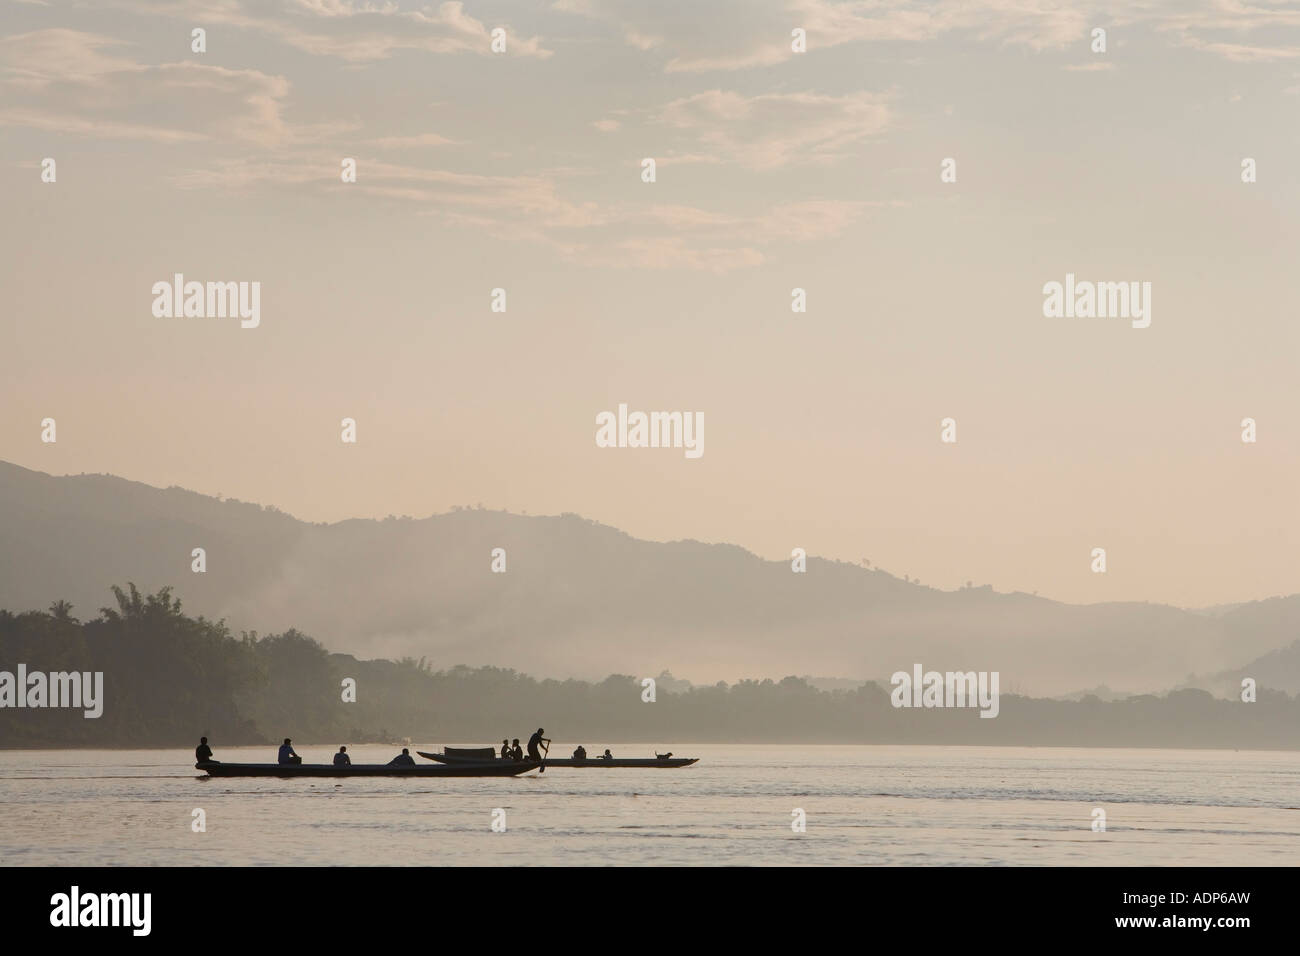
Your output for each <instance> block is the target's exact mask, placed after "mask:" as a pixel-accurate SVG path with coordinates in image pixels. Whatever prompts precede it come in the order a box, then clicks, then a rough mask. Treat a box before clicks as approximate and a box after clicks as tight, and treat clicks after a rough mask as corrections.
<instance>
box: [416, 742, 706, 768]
mask: <svg viewBox="0 0 1300 956" xmlns="http://www.w3.org/2000/svg"><path fill="white" fill-rule="evenodd" d="M416 753H418V754H419V755H420V756H421V757H426V758H428V759H429V760H436V761H438V763H440V764H446V765H447V766H449V767H463V766H467V765H469V764H478V765H480V766H483V765H487V766H498V767H500V766H507V767H511V766H514V767H517V766H519V763H518V762H516V761H513V760H495V761H494V760H492V759H491V758H488V759H486V760H482V759H467V758H464V757H459V756H457V755H456V748H454V747H448V748H447V750H446V752H445V753H440V754H434V753H426V752H425V751H423V750H417V751H416ZM699 759H700V758H699V757H615V758H614V759H613V760H601V759H600V758H599V757H588V758H587V759H586V760H575V759H574V758H573V757H553V758H552V757H548V758H547V759H546V766H547V767H592V768H596V767H604V768H607V769H608V768H613V767H669V768H676V767H689V766H690V765H691V764H693V763H695V762H696V761H697V760H699ZM522 763H526V764H529V766H534V767H535V766H537V763H536V761H532V762H530V761H527V760H525V761H522Z"/></svg>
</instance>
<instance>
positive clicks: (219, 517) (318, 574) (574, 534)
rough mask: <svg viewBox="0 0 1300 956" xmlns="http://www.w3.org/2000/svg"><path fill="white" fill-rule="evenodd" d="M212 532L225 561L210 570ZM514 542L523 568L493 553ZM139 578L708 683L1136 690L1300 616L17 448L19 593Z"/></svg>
mask: <svg viewBox="0 0 1300 956" xmlns="http://www.w3.org/2000/svg"><path fill="white" fill-rule="evenodd" d="M195 547H203V548H205V549H206V552H207V572H206V573H205V574H196V573H193V572H192V571H191V570H190V562H191V557H190V553H191V550H192V549H193V548H195ZM498 547H500V548H504V549H505V550H506V553H507V568H508V570H507V572H506V573H505V574H494V573H491V572H490V570H489V566H490V562H491V552H492V549H493V548H498ZM128 580H129V581H134V582H136V583H137V584H139V585H140V587H141V588H142V589H145V590H155V589H157V588H159V587H162V586H164V585H171V586H172V587H173V588H174V593H175V594H176V595H177V596H178V597H180V598H181V599H183V601H184V604H185V608H186V611H187V612H189V613H201V614H204V615H207V616H209V617H213V618H225V619H227V621H228V622H229V624H230V625H231V627H233V628H235V629H241V628H254V627H256V628H261V629H263V630H264V631H271V630H274V631H282V630H287V629H288V628H291V627H297V628H299V629H301V630H302V631H305V632H306V633H308V634H311V635H312V636H313V637H315V638H317V639H318V640H320V641H321V642H322V643H323V644H324V645H325V646H326V647H328V648H330V650H332V651H335V652H340V653H348V654H354V655H357V656H359V657H365V658H376V657H383V658H394V659H396V658H401V657H406V656H412V657H421V656H426V657H428V658H429V659H430V660H431V661H433V662H435V663H436V664H437V666H439V667H443V666H451V665H453V664H468V665H475V666H477V665H496V666H504V667H512V668H516V669H518V670H521V671H526V672H529V673H533V674H538V675H543V676H556V677H567V676H574V677H582V678H599V677H603V676H604V675H607V674H609V673H625V674H632V675H643V676H651V675H655V674H660V673H662V672H663V671H665V670H670V671H671V672H672V673H673V674H677V675H681V676H682V677H683V678H684V679H687V680H690V681H692V682H694V683H696V684H701V683H711V682H713V681H716V680H735V679H737V678H740V677H765V676H777V677H779V676H781V675H784V674H791V673H795V674H820V675H825V676H827V677H845V678H855V679H857V678H861V679H869V678H876V679H879V678H881V677H882V676H883V677H885V678H886V679H887V677H888V675H889V674H891V673H892V672H893V671H895V670H899V669H909V668H910V667H911V665H912V664H913V663H914V662H920V663H921V664H923V665H924V666H925V667H926V668H927V669H931V668H933V669H938V670H987V671H993V670H996V671H1000V672H1001V674H1002V687H1003V692H1004V693H1007V692H1016V693H1020V694H1034V695H1041V696H1047V695H1053V694H1062V693H1067V692H1070V691H1075V690H1077V689H1078V688H1080V687H1091V686H1098V685H1105V686H1107V687H1108V688H1110V689H1112V690H1113V691H1114V692H1116V693H1137V692H1146V691H1150V690H1158V689H1164V688H1168V687H1171V686H1174V685H1176V684H1177V683H1179V682H1180V681H1183V680H1185V678H1186V675H1188V674H1197V673H1199V674H1207V673H1219V672H1221V671H1225V670H1227V669H1229V668H1232V667H1236V666H1239V665H1240V663H1241V662H1242V661H1243V660H1251V659H1253V658H1256V657H1259V656H1260V655H1264V654H1267V653H1268V652H1270V651H1274V650H1276V649H1278V648H1280V647H1282V646H1283V645H1285V644H1288V643H1289V642H1291V641H1293V640H1294V639H1295V637H1296V634H1297V633H1298V632H1300V631H1298V630H1297V626H1296V625H1297V623H1298V622H1300V596H1296V595H1293V596H1290V597H1286V598H1278V599H1273V600H1271V601H1261V602H1253V603H1249V604H1244V605H1240V606H1237V607H1233V608H1230V609H1226V610H1224V611H1222V613H1215V614H1203V613H1193V612H1190V611H1184V610H1180V609H1178V608H1173V607H1168V606H1164V605H1158V604H1145V603H1113V604H1094V605H1086V606H1079V605H1068V604H1062V603H1059V602H1055V601H1051V600H1048V599H1046V598H1040V597H1035V596H1031V595H1028V594H1022V593H1011V594H1003V593H998V592H995V591H993V590H992V589H990V588H987V587H985V588H970V589H963V590H958V591H940V590H935V589H933V588H929V587H923V586H920V585H917V584H913V583H909V582H906V581H903V580H901V579H899V578H896V577H894V576H893V575H891V574H888V573H886V572H885V571H882V570H879V569H872V570H867V569H865V568H862V567H858V566H856V565H851V564H847V563H841V562H836V561H826V560H820V559H817V558H810V559H809V561H808V570H807V573H806V574H794V573H792V572H791V570H790V566H789V563H788V562H786V561H765V560H763V559H761V558H759V557H757V556H756V555H754V554H751V553H750V552H748V551H745V550H743V549H741V548H738V547H735V546H733V545H727V544H705V543H701V542H698V541H673V542H667V543H656V542H649V541H642V540H638V539H636V538H632V537H630V536H629V535H627V534H625V533H623V532H621V531H619V530H617V529H615V528H611V527H608V526H605V525H601V524H597V523H595V522H592V521H589V520H586V519H583V518H581V517H578V516H577V515H562V516H553V517H534V516H523V515H516V514H510V513H506V512H497V511H483V510H461V511H453V512H451V513H448V514H441V515H435V516H433V517H429V518H424V519H420V520H413V519H407V518H402V519H397V518H391V519H387V520H383V521H371V520H349V521H343V522H339V523H337V524H331V525H316V524H310V523H306V522H302V521H298V520H297V519H295V518H293V517H291V516H290V515H287V514H284V513H283V512H280V511H278V510H276V509H274V508H263V507H260V506H258V505H254V504H248V503H243V502H237V501H229V500H225V501H223V500H219V499H216V498H212V497H208V496H205V495H200V494H196V493H194V492H190V491H185V490H183V489H179V488H169V489H165V490H164V489H159V488H154V487H150V486H148V485H144V484H140V483H138V482H132V481H126V480H124V479H121V478H115V477H111V476H106V475H77V476H67V477H52V476H50V475H46V474H43V473H40V472H35V471H30V470H28V469H25V468H21V467H18V466H16V465H12V464H6V463H0V607H8V608H40V607H45V606H47V605H48V604H50V603H51V602H53V601H56V600H59V599H64V598H66V599H68V600H71V601H72V602H73V604H74V605H75V606H76V609H77V613H79V614H81V615H83V616H84V615H90V614H93V613H94V611H95V610H96V609H98V607H99V606H100V605H102V604H103V603H104V595H105V594H106V593H107V592H106V589H107V588H108V586H109V585H110V584H113V583H116V582H121V581H128Z"/></svg>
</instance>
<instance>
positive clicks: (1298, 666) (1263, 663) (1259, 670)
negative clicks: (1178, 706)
mask: <svg viewBox="0 0 1300 956" xmlns="http://www.w3.org/2000/svg"><path fill="white" fill-rule="evenodd" d="M1293 633H1294V632H1293ZM1247 677H1253V678H1254V679H1255V683H1256V684H1257V685H1258V686H1260V687H1269V688H1272V689H1273V690H1282V691H1286V692H1287V693H1288V694H1300V640H1295V641H1292V642H1291V643H1290V644H1288V645H1287V646H1286V647H1280V648H1278V649H1277V650H1275V651H1269V652H1268V653H1267V654H1264V655H1262V656H1261V657H1258V658H1256V659H1255V660H1253V661H1251V662H1250V663H1249V664H1247V665H1246V666H1245V667H1237V668H1233V669H1231V670H1226V671H1222V672H1220V673H1218V674H1214V675H1211V676H1209V677H1192V678H1189V679H1188V680H1186V681H1184V682H1183V683H1182V684H1181V685H1180V687H1199V688H1202V689H1204V690H1208V691H1210V692H1211V693H1212V694H1214V695H1216V696H1219V697H1237V696H1239V695H1240V693H1241V682H1242V680H1243V679H1244V678H1247Z"/></svg>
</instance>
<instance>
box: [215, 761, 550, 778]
mask: <svg viewBox="0 0 1300 956" xmlns="http://www.w3.org/2000/svg"><path fill="white" fill-rule="evenodd" d="M537 766H538V765H537V761H535V760H520V761H515V760H501V761H498V762H497V763H490V762H488V761H466V762H464V763H457V764H449V765H447V766H440V767H430V766H429V765H428V764H415V765H407V766H396V767H394V766H391V765H390V764H382V763H371V764H366V763H354V764H344V765H343V766H341V767H337V766H334V765H333V764H324V763H301V764H280V763H209V762H206V761H205V762H203V763H196V764H195V765H194V769H195V770H202V771H203V772H204V773H206V774H207V775H208V776H210V777H514V776H517V775H518V774H521V773H526V772H527V771H529V770H536V769H537Z"/></svg>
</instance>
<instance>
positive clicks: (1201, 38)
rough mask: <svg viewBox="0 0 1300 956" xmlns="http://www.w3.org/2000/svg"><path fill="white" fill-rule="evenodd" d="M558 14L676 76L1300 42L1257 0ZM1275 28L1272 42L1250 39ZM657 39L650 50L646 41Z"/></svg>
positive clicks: (892, 2)
mask: <svg viewBox="0 0 1300 956" xmlns="http://www.w3.org/2000/svg"><path fill="white" fill-rule="evenodd" d="M552 8H553V9H555V10H557V11H563V12H567V13H571V14H577V15H581V16H586V17H589V18H592V19H595V20H599V21H604V22H607V23H609V24H610V25H611V26H612V27H615V28H617V30H618V34H619V35H621V36H622V38H623V40H624V42H625V43H627V44H628V45H629V46H632V47H634V48H636V49H640V50H642V51H645V52H654V53H657V54H661V55H662V56H663V57H666V60H665V61H664V65H663V69H664V70H665V71H666V72H668V73H707V72H719V71H735V70H746V69H754V68H760V67H770V66H775V65H777V64H780V63H784V62H786V61H788V60H790V59H792V58H793V57H795V56H815V55H816V54H817V52H818V51H820V50H828V49H833V48H835V47H840V46H845V45H850V44H854V45H868V44H871V45H879V44H894V45H898V44H913V45H915V44H924V43H931V42H934V41H937V40H940V39H944V38H951V39H953V40H958V41H965V42H975V43H989V44H996V45H998V46H1012V47H1021V48H1024V49H1028V50H1030V51H1033V52H1038V53H1043V52H1050V51H1059V50H1065V49H1067V48H1069V47H1070V46H1071V45H1073V44H1082V43H1083V42H1084V41H1085V40H1086V38H1087V37H1088V35H1089V31H1090V30H1091V29H1092V28H1093V27H1095V26H1105V27H1107V28H1115V27H1127V26H1144V27H1149V28H1151V29H1153V30H1155V31H1157V32H1165V33H1167V34H1168V35H1170V37H1171V39H1172V42H1173V43H1174V45H1176V46H1184V47H1190V48H1194V49H1198V50H1202V51H1205V52H1208V53H1212V54H1214V55H1216V56H1219V57H1222V58H1224V59H1227V60H1231V61H1236V62H1250V61H1268V60H1277V59H1289V58H1291V57H1292V56H1294V55H1295V53H1296V51H1297V50H1300V41H1297V40H1296V38H1294V37H1292V38H1291V42H1290V43H1287V44H1279V43H1277V42H1276V39H1275V35H1276V33H1277V31H1278V30H1279V29H1282V28H1287V27H1291V28H1294V27H1297V26H1300V9H1297V8H1296V7H1295V6H1294V5H1290V4H1285V3H1276V4H1269V3H1259V2H1255V3H1252V2H1250V0H1147V2H1144V3H1140V4H1132V5H1115V4H1112V3H1106V2H1102V0H932V2H927V3H924V4H922V3H917V2H915V0H785V2H784V3H782V4H764V5H761V6H760V5H756V4H754V3H753V2H752V0H714V2H711V3H709V4H707V5H703V4H701V5H699V6H697V7H696V8H694V9H695V10H697V11H699V13H698V15H695V16H691V15H676V16H674V15H668V14H666V13H665V12H664V10H663V8H662V7H661V6H658V5H647V4H644V3H641V2H637V0H561V2H557V3H555V4H553V6H552ZM795 27H801V28H803V29H804V30H805V31H806V32H807V37H808V53H806V54H795V53H794V52H793V51H792V50H791V48H790V40H791V38H790V32H791V30H792V29H793V28H795ZM1264 30H1267V31H1269V34H1270V41H1271V42H1269V43H1267V44H1250V43H1244V42H1242V38H1243V37H1245V36H1248V35H1249V34H1252V33H1255V32H1257V31H1264ZM645 37H654V39H655V40H656V42H655V43H654V44H652V45H646V44H644V43H642V42H641V40H642V38H645Z"/></svg>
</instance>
